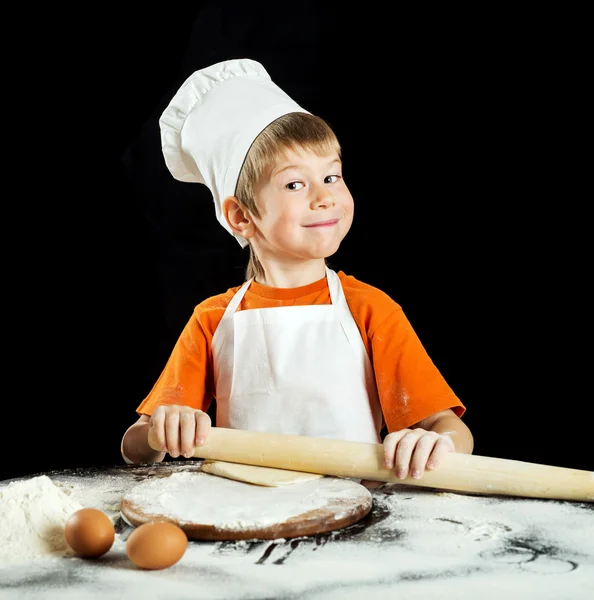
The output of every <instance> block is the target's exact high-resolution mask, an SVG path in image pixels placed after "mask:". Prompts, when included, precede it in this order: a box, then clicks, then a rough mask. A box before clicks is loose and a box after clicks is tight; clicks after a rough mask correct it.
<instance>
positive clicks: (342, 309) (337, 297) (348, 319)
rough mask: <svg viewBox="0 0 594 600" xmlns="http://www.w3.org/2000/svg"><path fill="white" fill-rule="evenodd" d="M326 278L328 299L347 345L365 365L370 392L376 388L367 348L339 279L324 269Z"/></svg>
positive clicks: (330, 271) (331, 271) (333, 273)
mask: <svg viewBox="0 0 594 600" xmlns="http://www.w3.org/2000/svg"><path fill="white" fill-rule="evenodd" d="M326 277H327V278H328V287H329V289H330V299H331V300H332V304H333V305H334V306H335V307H336V310H337V311H338V317H339V319H340V325H341V327H342V330H343V331H344V334H345V335H346V337H347V339H348V340H349V343H350V344H351V346H352V347H353V349H354V350H358V351H359V352H360V354H361V358H362V360H363V363H364V365H365V379H366V381H367V389H368V390H371V389H374V388H376V382H375V375H374V373H373V367H372V366H371V360H370V359H369V355H368V354H367V348H366V347H365V343H364V342H363V338H362V337H361V333H360V332H359V328H358V327H357V323H356V322H355V318H354V317H353V314H352V313H351V309H350V308H349V305H348V303H347V301H346V297H345V295H344V291H343V289H342V285H341V283H340V278H339V277H338V275H337V274H336V273H335V272H334V271H333V270H332V269H329V268H328V267H326Z"/></svg>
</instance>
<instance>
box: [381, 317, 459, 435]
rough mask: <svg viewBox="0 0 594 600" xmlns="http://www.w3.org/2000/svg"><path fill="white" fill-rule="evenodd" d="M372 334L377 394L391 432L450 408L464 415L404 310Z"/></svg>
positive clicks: (384, 322) (386, 319)
mask: <svg viewBox="0 0 594 600" xmlns="http://www.w3.org/2000/svg"><path fill="white" fill-rule="evenodd" d="M370 333H371V348H372V359H373V366H374V370H375V377H376V382H377V387H378V394H379V399H380V403H381V406H382V411H383V414H384V420H385V423H386V426H387V428H388V431H389V432H392V431H398V430H400V429H405V428H407V427H410V426H412V425H414V424H415V423H417V422H419V421H421V420H422V419H425V418H426V417H429V416H430V415H432V414H434V413H436V412H439V411H442V410H446V409H448V408H451V409H452V410H453V411H454V412H455V413H456V414H457V415H458V416H459V417H461V416H462V415H463V414H464V412H465V411H466V408H465V406H464V405H463V404H462V402H461V401H460V399H459V398H458V397H457V396H456V394H455V393H454V392H453V390H452V389H451V387H450V386H449V384H448V383H447V382H446V380H445V378H444V377H443V376H442V374H441V373H440V371H439V369H438V368H437V367H436V365H435V364H434V363H433V361H432V359H431V358H430V357H429V355H428V353H427V351H426V350H425V348H424V347H423V344H422V343H421V341H420V339H419V337H418V336H417V334H416V332H415V331H414V329H413V327H412V325H411V323H410V322H409V320H408V318H407V317H406V315H405V314H404V312H403V310H402V308H401V307H399V306H398V307H396V308H395V309H394V310H393V311H392V312H391V313H390V314H389V315H388V316H387V317H386V318H385V319H384V320H383V321H382V322H381V324H380V325H379V326H378V327H377V329H376V330H375V331H374V332H370Z"/></svg>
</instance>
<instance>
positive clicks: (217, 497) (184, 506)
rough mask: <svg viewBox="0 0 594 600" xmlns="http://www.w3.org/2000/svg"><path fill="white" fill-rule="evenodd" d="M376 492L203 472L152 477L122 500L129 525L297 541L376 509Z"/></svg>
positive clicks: (333, 482)
mask: <svg viewBox="0 0 594 600" xmlns="http://www.w3.org/2000/svg"><path fill="white" fill-rule="evenodd" d="M372 504H373V499H372V496H371V492H370V491H369V490H368V489H366V488H365V487H363V486H362V485H360V484H358V483H356V482H354V481H351V480H349V479H342V478H340V477H318V478H317V479H314V480H310V481H305V482H303V483H300V484H299V485H283V486H280V487H265V486H262V485H251V484H250V483H246V482H243V481H233V480H232V479H229V478H226V477H216V476H214V475H210V474H209V473H202V471H201V470H200V468H199V467H198V468H194V469H193V470H190V471H180V472H176V473H173V474H172V475H170V476H169V477H151V478H149V479H146V480H145V481H143V482H141V483H139V484H138V485H136V486H135V487H134V488H133V489H131V490H130V491H129V492H127V493H126V494H125V495H124V497H123V498H122V501H121V505H120V510H121V514H122V518H123V520H124V521H126V522H127V523H129V524H131V525H133V526H134V527H138V526H139V525H141V524H143V523H149V522H151V521H169V522H170V523H175V524H176V525H179V526H180V527H181V528H182V529H183V530H184V531H185V532H186V534H187V536H188V539H192V540H211V541H221V540H253V539H268V540H270V539H279V538H293V537H301V536H304V535H317V534H319V533H325V532H327V531H334V530H336V529H341V528H342V527H347V526H348V525H352V524H353V523H356V522H357V521H359V520H360V519H361V518H363V517H364V516H365V515H366V514H367V513H369V511H370V510H371V507H372Z"/></svg>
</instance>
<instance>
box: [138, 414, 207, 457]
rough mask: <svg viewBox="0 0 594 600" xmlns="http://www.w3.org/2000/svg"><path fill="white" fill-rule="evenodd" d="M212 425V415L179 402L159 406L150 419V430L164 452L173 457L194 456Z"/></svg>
mask: <svg viewBox="0 0 594 600" xmlns="http://www.w3.org/2000/svg"><path fill="white" fill-rule="evenodd" d="M210 427H211V422H210V417H209V416H208V415H207V414H206V413H205V412H204V411H201V410H197V409H195V408H190V407H189V406H181V405H178V404H173V405H161V406H158V407H157V408H156V409H155V411H154V412H153V414H152V415H151V418H150V419H149V431H150V430H151V429H152V431H153V434H154V435H155V437H156V438H157V440H158V442H159V444H160V446H161V448H162V449H163V452H168V453H169V454H170V455H171V456H172V457H173V458H177V457H178V456H180V455H182V456H185V457H186V458H191V457H192V456H194V450H195V449H196V448H197V447H198V446H201V445H202V444H204V442H205V441H206V438H207V437H208V434H209V433H210Z"/></svg>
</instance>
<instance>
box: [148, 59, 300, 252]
mask: <svg viewBox="0 0 594 600" xmlns="http://www.w3.org/2000/svg"><path fill="white" fill-rule="evenodd" d="M291 112H302V113H307V112H309V111H306V110H304V109H303V108H301V107H300V106H299V105H298V104H297V103H296V102H294V101H293V100H292V99H291V98H290V97H289V96H288V95H287V94H286V93H285V92H284V91H283V90H281V89H280V88H279V87H278V86H277V85H276V84H275V83H273V82H272V80H271V78H270V75H269V74H268V73H267V72H266V70H265V69H264V67H263V66H262V65H261V64H260V63H259V62H256V61H254V60H251V59H247V58H243V59H233V60H227V61H223V62H219V63H216V64H214V65H211V66H209V67H206V68H204V69H200V70H198V71H196V72H194V73H192V75H190V76H189V77H188V78H187V79H186V81H185V82H184V83H183V84H182V86H181V87H180V88H179V90H178V91H177V92H176V94H175V95H174V96H173V98H172V100H171V102H170V103H169V105H168V106H167V108H166V109H165V110H164V112H163V114H162V115H161V118H160V119H159V126H160V129H161V147H162V150H163V155H164V157H165V163H166V165H167V168H168V169H169V171H170V172H171V174H172V175H173V177H175V179H178V180H179V181H187V182H194V183H203V184H205V185H206V186H207V187H208V188H209V189H210V191H211V192H212V195H213V199H214V204H215V210H216V216H217V219H218V220H219V222H220V223H221V225H223V227H224V228H225V229H226V230H227V231H228V232H229V233H231V234H233V235H235V234H234V232H233V230H232V229H231V228H230V227H229V224H228V223H227V220H226V219H225V216H224V214H223V211H222V202H223V200H224V199H225V198H227V197H228V196H233V195H234V194H235V188H236V186H237V180H238V178H239V172H240V170H241V167H242V165H243V162H244V159H245V157H246V154H247V153H248V150H249V149H250V146H251V145H252V143H253V141H254V140H255V139H256V137H257V136H258V134H259V133H260V132H261V131H262V130H263V129H264V128H265V127H266V126H267V125H269V124H270V123H272V121H274V120H276V119H278V118H279V117H281V116H283V115H285V114H287V113H291ZM235 237H236V239H237V241H238V242H239V243H240V244H241V246H242V247H245V246H246V245H247V240H246V239H245V238H243V237H241V236H237V235H236V236H235Z"/></svg>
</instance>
